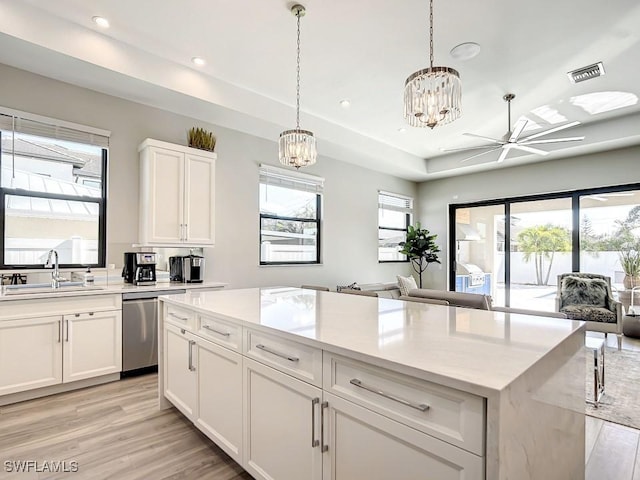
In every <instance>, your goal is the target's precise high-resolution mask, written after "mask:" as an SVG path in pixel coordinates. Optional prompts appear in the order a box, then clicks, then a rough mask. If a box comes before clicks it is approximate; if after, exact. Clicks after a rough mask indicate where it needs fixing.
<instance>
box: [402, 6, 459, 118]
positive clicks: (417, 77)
mask: <svg viewBox="0 0 640 480" xmlns="http://www.w3.org/2000/svg"><path fill="white" fill-rule="evenodd" d="M429 58H430V66H429V68H425V69H424V70H418V71H417V72H415V73H414V74H412V75H410V76H409V78H407V81H406V82H405V84H404V118H405V120H406V121H407V123H408V124H409V125H411V126H412V127H429V128H433V127H435V126H436V125H445V124H447V123H451V122H453V121H454V120H456V119H457V118H459V117H460V105H461V98H462V83H461V82H460V75H459V74H458V72H457V71H456V70H454V69H453V68H449V67H434V66H433V0H429Z"/></svg>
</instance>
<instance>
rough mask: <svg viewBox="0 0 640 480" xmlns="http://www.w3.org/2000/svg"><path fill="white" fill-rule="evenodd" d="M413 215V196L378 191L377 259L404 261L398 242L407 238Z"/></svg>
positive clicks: (405, 258) (404, 257)
mask: <svg viewBox="0 0 640 480" xmlns="http://www.w3.org/2000/svg"><path fill="white" fill-rule="evenodd" d="M412 217H413V198H411V197H407V196H405V195H400V194H397V193H389V192H382V191H379V192H378V261H379V262H406V261H408V260H407V257H406V255H402V254H401V253H400V252H399V250H400V242H404V241H405V240H406V239H407V228H408V227H409V225H411V222H412Z"/></svg>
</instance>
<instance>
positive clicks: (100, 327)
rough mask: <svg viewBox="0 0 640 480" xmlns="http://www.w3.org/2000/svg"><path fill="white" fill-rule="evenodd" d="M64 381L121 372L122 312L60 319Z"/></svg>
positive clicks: (86, 313)
mask: <svg viewBox="0 0 640 480" xmlns="http://www.w3.org/2000/svg"><path fill="white" fill-rule="evenodd" d="M63 322H64V324H63V327H64V328H63V334H64V342H63V374H62V378H63V382H73V381H76V380H82V379H85V378H92V377H97V376H100V375H107V374H109V373H117V372H120V371H121V370H122V312H121V311H119V310H112V311H107V312H85V313H76V314H73V315H65V316H64V317H63Z"/></svg>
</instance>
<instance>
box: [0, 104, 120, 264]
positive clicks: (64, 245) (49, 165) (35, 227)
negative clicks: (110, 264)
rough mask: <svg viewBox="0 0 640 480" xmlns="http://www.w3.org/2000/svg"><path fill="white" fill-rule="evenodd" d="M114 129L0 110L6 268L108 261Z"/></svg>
mask: <svg viewBox="0 0 640 480" xmlns="http://www.w3.org/2000/svg"><path fill="white" fill-rule="evenodd" d="M108 142H109V132H107V131H104V130H98V129H94V128H92V127H84V126H82V125H77V124H72V123H69V122H64V121H61V120H55V119H52V118H46V117H41V116H39V115H33V114H28V113H24V112H17V111H13V110H9V109H4V108H0V152H1V155H0V229H1V231H2V236H1V237H0V242H1V248H0V268H2V269H16V268H17V269H19V268H29V269H33V268H44V263H45V261H46V259H47V253H48V251H49V250H56V251H57V252H58V255H59V263H60V266H62V267H74V266H104V265H105V257H106V255H105V254H106V216H105V211H106V192H107V188H106V175H107V174H106V172H107V148H108Z"/></svg>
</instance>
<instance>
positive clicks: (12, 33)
mask: <svg viewBox="0 0 640 480" xmlns="http://www.w3.org/2000/svg"><path fill="white" fill-rule="evenodd" d="M303 3H304V5H305V6H306V8H307V15H306V16H305V17H304V18H303V19H302V20H301V23H302V115H301V126H302V127H303V128H306V129H309V130H312V131H314V133H315V135H316V136H317V137H318V149H319V153H320V154H321V155H323V154H324V155H328V156H332V157H335V158H339V159H342V160H346V161H351V162H353V163H356V164H359V165H363V166H366V167H369V168H373V169H376V170H380V171H383V172H386V173H390V174H393V175H396V176H399V177H404V178H408V179H411V180H417V181H422V180H428V179H433V178H439V177H443V176H449V175H459V174H464V173H469V172H473V171H478V170H485V169H489V168H497V167H501V166H512V165H515V164H519V163H524V162H534V161H542V160H553V159H559V158H562V157H566V156H570V155H576V154H582V153H588V152H596V151H602V150H608V149H611V148H616V147H621V146H628V145H635V144H640V104H639V103H638V101H637V99H638V97H640V81H639V80H640V71H639V69H640V67H639V66H640V29H638V28H637V25H640V4H639V3H638V2H637V0H615V1H614V2H602V1H597V2H596V1H594V0H584V1H581V2H577V1H567V0H564V1H558V0H537V1H530V2H514V1H513V0H485V1H482V2H479V1H477V0H457V1H451V0H435V6H434V8H435V26H434V36H435V41H434V43H435V60H436V62H435V63H436V64H437V65H446V66H449V67H453V68H456V69H457V70H458V71H459V72H460V75H461V78H462V82H463V104H462V106H463V113H462V117H461V118H460V119H459V120H457V121H455V122H453V123H452V124H449V125H445V126H442V127H436V128H435V129H434V130H429V129H414V128H411V127H407V131H406V132H404V133H401V132H399V131H398V129H399V128H400V127H403V125H404V120H403V117H402V114H403V112H402V94H403V87H404V81H405V79H406V77H407V76H409V74H411V73H413V72H414V71H416V70H418V69H421V68H424V67H426V66H428V43H427V41H428V16H427V14H428V0H399V1H396V2H390V1H388V0H346V1H345V0H342V1H340V0H306V1H305V2H303ZM291 5H292V2H286V1H284V0H253V1H249V0H182V1H180V2H175V1H168V0H163V1H160V0H135V1H131V0H93V1H91V2H87V1H86V0H49V1H44V0H0V62H2V63H5V64H8V65H13V66H16V67H18V68H23V69H26V70H29V71H33V72H35V73H39V74H42V75H46V76H49V77H53V78H56V79H59V80H62V81H66V82H69V83H73V84H77V85H81V86H85V87H88V88H92V89H94V90H97V91H102V92H105V93H108V94H112V95H117V96H120V97H123V98H127V99H130V100H134V101H137V102H141V103H145V104H148V105H154V106H158V107H160V108H165V109H169V110H172V111H175V112H177V113H181V114H184V115H189V116H192V117H193V118H196V119H201V120H206V121H208V122H212V123H216V124H219V125H223V126H227V127H230V128H234V129H238V130H241V131H245V132H247V133H251V134H253V135H257V136H260V137H264V138H268V139H272V140H274V141H275V140H276V139H277V138H278V135H279V132H280V131H282V130H285V129H289V128H293V127H294V126H295V110H294V102H295V17H293V16H292V15H291V13H290V11H289V8H290V6H291ZM94 15H101V16H104V17H106V18H108V19H109V21H110V22H111V27H110V28H109V29H106V30H105V29H100V28H99V27H97V26H96V25H95V24H94V23H93V22H92V21H91V18H92V17H93V16H94ZM470 41H472V42H477V43H479V44H480V45H481V47H482V50H481V52H480V54H479V55H478V56H477V57H475V58H473V59H471V60H467V61H459V60H455V59H453V58H452V57H451V56H450V55H449V51H450V49H451V48H452V47H454V46H455V45H458V44H460V43H463V42H470ZM193 56H201V57H203V58H205V59H206V60H207V64H206V66H204V67H196V66H194V65H193V64H192V63H191V58H192V57H193ZM598 61H602V62H604V66H605V70H606V75H605V76H604V77H600V78H596V79H593V80H590V81H587V82H584V83H580V84H575V85H574V84H571V83H570V82H569V80H568V79H567V76H566V72H567V71H569V70H572V69H575V68H578V67H582V66H585V65H589V64H591V63H595V62H598ZM508 92H513V93H515V94H516V96H517V98H516V99H515V100H514V102H513V122H515V120H516V119H517V118H518V117H519V116H521V115H525V116H526V117H527V118H528V119H530V120H532V121H533V122H535V123H536V124H538V125H539V127H538V129H539V130H541V129H544V128H548V127H549V125H551V124H550V123H548V122H545V120H544V119H543V118H541V116H540V115H543V116H544V114H540V112H541V110H539V109H540V108H541V107H542V108H543V109H547V110H548V109H552V110H557V112H558V113H559V114H560V115H562V116H564V117H565V118H566V119H567V120H568V121H573V120H579V121H580V122H582V125H580V126H578V127H575V128H572V129H570V130H565V131H563V132H560V133H558V134H554V135H551V136H550V137H549V138H552V137H561V136H576V135H585V136H586V139H585V141H583V142H578V143H574V144H564V145H561V146H560V147H558V146H545V147H544V148H545V149H547V150H549V151H552V154H551V155H549V156H547V157H540V156H536V155H530V154H525V155H522V156H517V155H516V154H513V153H512V154H510V156H509V158H508V159H507V160H506V161H505V162H504V163H502V164H496V163H495V162H493V161H492V160H495V159H496V158H497V156H498V152H496V153H495V154H489V155H485V156H483V157H480V158H478V159H477V160H475V161H472V162H468V163H464V164H463V163H460V160H461V159H463V158H465V157H467V156H469V155H470V154H464V153H462V154H448V155H447V154H444V153H443V152H442V151H441V149H443V148H459V147H466V146H475V145H480V144H482V142H478V141H477V140H474V139H472V138H469V137H465V136H463V135H462V134H463V133H464V132H472V133H477V134H480V135H485V136H489V137H495V138H499V137H501V136H502V135H504V133H505V132H506V130H507V119H506V104H505V103H504V102H503V100H502V96H503V95H504V94H505V93H508ZM602 92H622V94H625V95H624V96H623V99H631V100H632V104H631V105H627V106H624V107H620V108H616V109H613V110H610V111H606V112H603V113H595V114H590V113H587V111H585V109H583V108H582V107H579V106H576V103H578V102H577V100H576V98H579V99H583V98H594V97H596V98H600V99H601V97H598V95H599V94H602ZM588 94H594V95H593V96H591V97H582V96H583V95H588ZM345 98H346V99H349V100H350V101H351V106H350V107H349V108H348V109H344V108H342V107H341V106H340V104H339V102H340V100H342V99H345ZM634 100H635V101H634ZM603 105H604V107H607V108H611V107H614V106H616V105H615V100H610V99H609V100H606V101H605V102H604V104H603ZM534 111H535V112H538V114H536V113H533V112H534ZM99 127H104V128H108V126H100V125H99Z"/></svg>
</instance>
